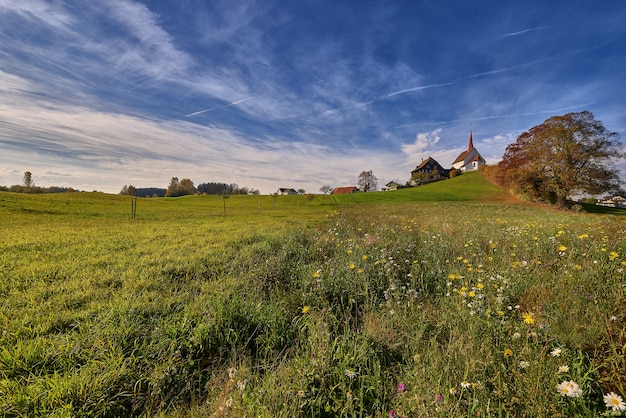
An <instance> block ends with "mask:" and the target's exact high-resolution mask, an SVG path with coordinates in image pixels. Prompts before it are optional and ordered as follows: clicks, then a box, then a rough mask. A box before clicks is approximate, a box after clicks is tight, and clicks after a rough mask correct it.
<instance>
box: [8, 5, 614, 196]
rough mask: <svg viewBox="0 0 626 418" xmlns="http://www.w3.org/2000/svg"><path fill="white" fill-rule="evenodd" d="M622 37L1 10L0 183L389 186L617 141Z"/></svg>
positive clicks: (245, 13) (475, 18)
mask: <svg viewBox="0 0 626 418" xmlns="http://www.w3.org/2000/svg"><path fill="white" fill-rule="evenodd" d="M624 22H626V2H624V1H623V0H596V1H593V2H591V1H589V0H585V1H580V0H567V1H563V0H555V1H545V0H527V1H513V0H511V1H480V0H477V1H472V2H467V1H460V0H409V1H392V0H375V1H369V0H359V1H345V0H343V1H342V0H298V1H288V0H282V1H275V0H259V1H254V0H246V1H240V0H224V1H222V0H210V1H208V0H206V1H205V0H202V1H201V0H171V1H166V0H152V1H147V0H144V1H138V0H91V1H87V0H49V1H45V0H19V1H17V0H0V185H5V186H8V185H13V184H21V183H22V179H23V174H24V172H25V171H30V172H31V173H32V178H33V181H34V183H35V185H37V186H42V187H48V186H63V187H73V188H75V189H79V190H87V191H92V190H98V191H102V192H106V193H118V192H119V191H120V190H121V189H122V187H123V186H124V185H127V184H132V185H134V186H135V187H162V188H166V187H167V185H168V184H169V182H170V179H171V178H172V177H178V178H179V179H183V178H189V179H191V180H192V181H193V182H194V184H196V185H198V184H201V183H207V182H223V183H228V184H231V183H236V184H238V185H239V186H245V187H248V188H253V189H258V190H260V192H261V193H263V194H267V193H273V192H275V191H276V190H277V189H278V188H282V187H291V188H295V189H304V190H306V191H307V192H309V193H318V192H319V189H320V187H322V186H324V185H329V186H332V187H338V186H351V185H356V184H357V178H358V175H359V173H361V172H362V171H367V170H372V171H373V173H374V175H376V177H377V178H378V180H379V186H382V185H384V184H385V183H387V182H389V181H391V180H396V181H400V182H401V183H404V182H406V181H407V180H408V179H409V178H410V173H411V170H413V169H414V168H415V166H417V165H418V164H419V163H420V162H421V161H422V159H426V158H428V157H429V156H430V157H433V158H435V159H436V160H437V161H438V162H439V163H440V164H441V165H442V166H444V167H450V166H451V165H452V162H453V161H454V159H455V158H456V156H457V155H458V154H459V153H460V152H461V151H463V150H464V149H466V148H467V145H468V139H469V134H470V130H471V131H472V133H473V142H474V146H475V147H476V148H477V149H478V151H479V152H480V153H481V154H482V155H483V157H484V158H485V159H486V160H487V163H489V164H494V163H497V162H498V161H499V160H500V159H501V157H502V155H503V153H504V151H505V149H506V146H507V145H508V144H510V143H512V142H515V139H516V138H517V136H518V135H520V134H521V133H523V132H524V131H527V130H528V129H530V128H532V127H533V126H536V125H539V124H541V123H543V122H544V121H545V120H546V119H548V118H550V117H551V116H557V115H563V114H566V113H569V112H580V111H583V110H588V111H590V112H592V113H593V114H594V116H595V118H596V119H598V120H600V121H602V122H603V124H604V126H605V127H606V128H607V129H609V130H610V131H614V132H618V133H619V134H620V135H621V137H622V139H623V140H626V24H625V23H624ZM618 167H619V168H620V170H621V172H622V177H624V178H626V163H625V162H624V161H622V160H620V161H619V163H618Z"/></svg>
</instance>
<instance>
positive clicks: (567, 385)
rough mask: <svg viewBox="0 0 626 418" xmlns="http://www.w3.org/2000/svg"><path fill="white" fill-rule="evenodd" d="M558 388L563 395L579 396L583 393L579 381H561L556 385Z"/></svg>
mask: <svg viewBox="0 0 626 418" xmlns="http://www.w3.org/2000/svg"><path fill="white" fill-rule="evenodd" d="M556 389H557V391H558V392H559V393H560V394H561V396H569V397H570V398H579V397H580V396H581V395H582V394H583V391H582V390H581V389H580V386H578V383H576V382H574V381H573V380H565V381H563V382H561V383H559V384H558V385H556Z"/></svg>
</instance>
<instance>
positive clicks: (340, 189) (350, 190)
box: [331, 186, 359, 194]
mask: <svg viewBox="0 0 626 418" xmlns="http://www.w3.org/2000/svg"><path fill="white" fill-rule="evenodd" d="M358 191H359V189H358V188H357V187H356V186H347V187H335V190H333V191H332V193H331V194H350V193H354V192H358Z"/></svg>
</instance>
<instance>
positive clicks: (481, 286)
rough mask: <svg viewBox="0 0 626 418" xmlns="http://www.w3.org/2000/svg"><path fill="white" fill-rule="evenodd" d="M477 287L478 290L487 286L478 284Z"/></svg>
mask: <svg viewBox="0 0 626 418" xmlns="http://www.w3.org/2000/svg"><path fill="white" fill-rule="evenodd" d="M476 287H477V288H478V289H482V288H483V287H485V285H484V284H482V283H478V284H477V285H476Z"/></svg>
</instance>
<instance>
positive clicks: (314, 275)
mask: <svg viewBox="0 0 626 418" xmlns="http://www.w3.org/2000/svg"><path fill="white" fill-rule="evenodd" d="M318 277H320V271H319V270H318V271H314V272H313V278H315V279H317V278H318Z"/></svg>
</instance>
